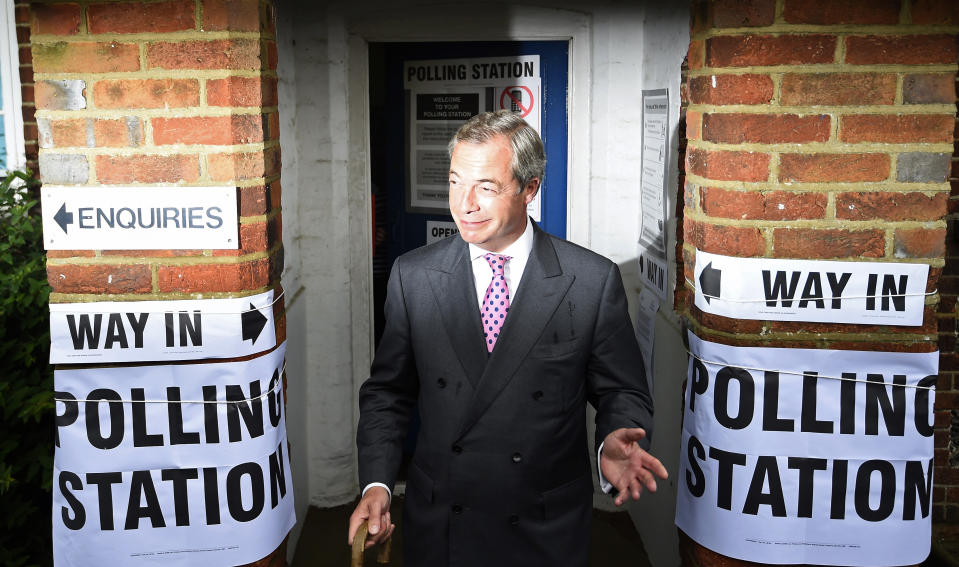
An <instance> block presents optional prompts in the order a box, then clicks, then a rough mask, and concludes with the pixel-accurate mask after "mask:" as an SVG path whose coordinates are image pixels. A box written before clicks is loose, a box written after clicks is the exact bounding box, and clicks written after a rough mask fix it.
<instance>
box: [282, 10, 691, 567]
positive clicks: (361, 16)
mask: <svg viewBox="0 0 959 567" xmlns="http://www.w3.org/2000/svg"><path fill="white" fill-rule="evenodd" d="M688 14H689V8H688V3H687V2H683V1H680V2H676V3H668V5H666V3H654V2H649V3H643V2H634V3H623V2H616V1H611V0H607V1H594V2H588V1H582V0H566V1H562V2H556V1H547V0H540V1H535V2H527V3H525V4H524V5H500V6H495V5H491V4H489V3H488V2H487V3H479V2H476V3H472V2H460V3H456V4H437V3H432V2H422V1H420V2H417V1H413V0H391V1H386V0H376V1H366V2H354V3H342V2H331V3H329V4H328V5H324V4H323V3H317V2H307V1H305V0H302V1H300V2H296V1H284V2H280V3H279V6H278V18H277V23H278V32H277V33H278V36H279V42H278V43H279V51H280V65H279V69H278V73H279V75H280V83H279V90H280V117H281V138H280V143H281V146H282V149H283V171H282V185H283V209H284V213H283V218H284V246H285V248H286V269H285V271H284V274H283V283H284V286H285V287H286V289H287V293H288V295H287V309H288V310H289V315H288V322H287V324H288V332H289V339H288V340H289V347H288V353H289V354H288V355H287V358H288V360H287V372H288V376H289V378H290V384H289V386H288V388H289V390H288V392H289V405H290V407H289V410H288V420H289V423H288V427H289V429H290V433H289V436H290V441H291V443H292V445H293V458H294V463H293V469H294V486H295V493H296V497H297V510H298V517H299V518H300V519H301V520H302V519H303V517H304V514H303V511H304V507H305V506H306V505H307V504H312V505H318V506H331V505H337V504H343V503H346V502H349V501H350V500H352V498H353V497H354V496H355V495H356V493H357V491H358V487H357V486H356V472H355V455H354V431H355V423H356V419H357V415H356V409H355V408H356V392H357V389H358V388H359V385H360V383H362V381H363V380H364V379H365V378H366V373H367V371H368V368H369V362H370V359H371V355H372V352H371V349H372V341H371V338H370V329H371V311H370V306H369V301H370V294H371V290H370V285H371V284H370V281H371V274H370V256H369V255H370V252H369V250H370V248H369V247H370V243H369V238H370V229H369V210H370V203H369V163H368V148H369V140H368V132H369V129H368V85H367V74H366V73H367V67H366V66H367V60H366V58H367V42H369V41H429V40H453V39H455V40H462V41H469V40H487V41H495V40H510V39H569V40H571V49H570V60H571V63H570V67H571V68H570V81H571V84H570V99H569V112H570V155H569V159H568V164H569V173H570V175H569V179H570V186H569V192H568V195H569V203H570V207H569V210H570V212H569V226H568V230H567V233H568V234H569V237H570V239H571V240H574V241H576V242H578V243H580V244H583V245H585V246H588V247H589V248H591V249H593V250H596V251H597V252H599V253H601V254H604V255H606V256H608V257H610V258H611V259H613V260H614V261H616V262H617V263H618V264H619V265H620V267H621V269H622V271H623V275H624V280H625V283H626V287H627V290H628V291H629V292H630V295H631V298H630V299H631V301H634V300H635V296H636V290H637V288H638V286H639V285H640V284H639V278H638V273H637V264H636V256H637V251H636V241H637V239H638V235H639V218H640V209H639V207H640V197H639V175H640V136H641V125H642V124H641V118H642V115H641V114H642V113H641V105H640V100H641V98H640V96H641V90H642V89H644V88H645V89H652V88H663V87H666V88H669V90H670V98H671V100H670V106H671V108H670V111H671V112H670V115H671V116H677V115H678V112H679V101H678V94H679V79H680V65H681V63H682V60H683V57H684V55H685V53H686V46H687V44H688V18H689V16H688ZM671 134H672V136H673V137H672V158H671V159H672V167H671V171H673V172H674V171H675V162H676V139H677V138H676V135H675V124H673V132H672V133H671ZM671 179H672V181H671V184H672V185H671V187H670V194H671V195H672V199H673V200H671V201H670V203H669V205H668V210H669V211H672V210H674V208H675V198H676V196H677V195H678V193H677V188H676V177H675V174H672V173H671ZM667 230H668V231H669V232H668V234H669V235H673V234H675V219H671V220H670V223H669V227H668V229H667ZM656 328H657V336H656V341H657V342H656V353H655V360H654V364H655V388H656V391H655V394H656V398H657V411H656V436H655V439H654V441H653V452H654V453H655V454H656V455H658V456H659V457H660V458H661V460H663V462H664V463H665V464H666V466H667V468H668V469H669V470H670V472H671V473H672V474H673V475H674V476H673V478H671V479H670V481H669V482H667V483H664V485H661V489H660V491H659V493H657V494H656V495H650V494H647V495H644V497H643V499H642V500H641V501H640V503H639V504H636V505H632V506H631V507H630V513H631V515H632V517H633V518H634V521H635V522H636V523H637V525H638V526H639V527H640V531H641V534H642V536H643V540H644V543H645V545H646V549H647V552H648V553H649V555H650V558H651V559H652V560H653V564H654V565H656V566H657V567H658V566H672V565H678V564H679V556H678V551H677V541H676V528H675V527H674V525H673V516H674V506H675V481H676V478H675V477H676V475H677V469H678V463H679V458H678V451H679V418H680V407H681V401H680V393H679V392H680V386H681V383H682V380H683V378H684V376H685V361H686V357H685V353H684V351H683V347H682V341H681V337H680V334H679V324H678V322H677V319H676V317H675V315H674V314H673V312H672V306H671V305H669V304H667V305H664V306H663V308H662V310H661V313H660V316H659V319H658V321H657V327H656ZM296 535H298V533H294V538H295V536H296ZM291 543H292V544H293V545H292V546H291V549H292V548H293V547H294V546H295V539H294V541H292V542H291Z"/></svg>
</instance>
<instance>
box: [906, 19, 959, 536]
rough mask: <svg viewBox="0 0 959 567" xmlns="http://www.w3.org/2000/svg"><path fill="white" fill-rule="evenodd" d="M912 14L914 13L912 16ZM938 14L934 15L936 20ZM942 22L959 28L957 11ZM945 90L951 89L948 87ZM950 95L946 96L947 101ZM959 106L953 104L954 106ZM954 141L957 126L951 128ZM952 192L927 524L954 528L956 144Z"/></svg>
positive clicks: (957, 503) (937, 93)
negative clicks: (932, 480) (932, 481)
mask: <svg viewBox="0 0 959 567" xmlns="http://www.w3.org/2000/svg"><path fill="white" fill-rule="evenodd" d="M917 15H918V14H915V15H914V16H913V17H914V18H915V17H916V16H917ZM937 16H938V17H937ZM922 17H923V18H925V19H926V20H927V21H937V20H938V21H942V20H943V14H935V13H923V15H922ZM947 18H948V19H946V21H945V23H950V24H952V25H959V8H957V9H956V10H954V12H953V14H951V16H947ZM950 87H951V88H950ZM910 88H911V90H912V91H914V92H915V93H916V95H918V96H919V97H921V99H920V100H922V101H926V100H929V99H930V98H933V100H936V101H938V102H941V101H946V100H949V99H950V98H951V99H952V100H953V101H954V102H956V99H957V98H959V83H957V82H954V83H953V84H952V85H950V84H949V83H948V82H947V81H945V80H942V81H938V82H936V83H935V84H934V85H931V84H929V81H928V80H923V79H922V78H921V77H920V78H916V79H913V80H912V81H911V82H910ZM950 93H951V97H950ZM956 104H957V108H959V102H956ZM956 138H957V140H959V125H957V129H956ZM949 183H950V185H951V186H952V191H951V193H950V197H949V216H948V217H947V220H948V226H947V228H946V259H945V266H944V267H943V270H942V277H941V278H940V279H939V290H940V293H941V301H940V302H939V311H938V313H937V315H938V317H939V352H940V355H939V383H938V385H937V387H936V390H937V391H936V399H937V402H938V403H937V408H936V460H935V462H936V469H935V471H934V474H935V479H936V485H935V486H934V487H933V493H932V503H933V508H932V513H933V521H934V522H940V523H950V524H959V344H957V340H956V339H957V335H959V319H957V304H956V299H957V295H959V232H957V231H959V226H957V224H956V223H957V222H959V214H957V212H959V142H957V143H956V144H955V146H954V151H953V153H952V167H951V170H950V173H949Z"/></svg>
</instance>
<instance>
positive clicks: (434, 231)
mask: <svg viewBox="0 0 959 567" xmlns="http://www.w3.org/2000/svg"><path fill="white" fill-rule="evenodd" d="M459 232H460V229H458V228H457V227H456V223H455V222H450V221H431V220H428V221H426V243H427V244H433V243H434V242H439V241H440V240H443V239H444V238H446V237H447V236H451V235H454V234H459Z"/></svg>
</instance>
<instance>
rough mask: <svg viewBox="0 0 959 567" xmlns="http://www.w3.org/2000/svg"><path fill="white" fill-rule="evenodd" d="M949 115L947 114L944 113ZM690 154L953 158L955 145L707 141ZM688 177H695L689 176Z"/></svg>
mask: <svg viewBox="0 0 959 567" xmlns="http://www.w3.org/2000/svg"><path fill="white" fill-rule="evenodd" d="M943 114H945V113H943ZM686 143H687V153H688V151H689V150H690V149H697V150H709V151H714V152H715V151H731V152H755V153H773V152H777V153H790V154H817V153H828V154H862V153H877V154H890V155H892V154H900V153H911V152H923V153H940V154H952V152H953V144H954V142H906V143H894V144H893V143H881V142H840V141H829V142H805V143H802V144H795V143H779V144H757V143H755V142H747V143H743V144H728V143H718V142H708V141H706V140H687V142H686ZM687 175H691V173H689V172H687Z"/></svg>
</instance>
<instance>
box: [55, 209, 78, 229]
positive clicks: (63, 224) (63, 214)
mask: <svg viewBox="0 0 959 567" xmlns="http://www.w3.org/2000/svg"><path fill="white" fill-rule="evenodd" d="M53 220H55V221H57V224H58V225H60V228H62V229H63V234H66V233H67V226H69V225H71V224H73V213H68V212H67V204H66V203H64V204H62V205H60V210H59V211H57V214H55V215H53Z"/></svg>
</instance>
